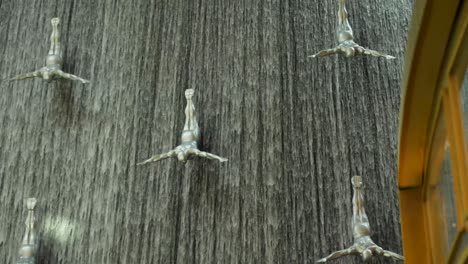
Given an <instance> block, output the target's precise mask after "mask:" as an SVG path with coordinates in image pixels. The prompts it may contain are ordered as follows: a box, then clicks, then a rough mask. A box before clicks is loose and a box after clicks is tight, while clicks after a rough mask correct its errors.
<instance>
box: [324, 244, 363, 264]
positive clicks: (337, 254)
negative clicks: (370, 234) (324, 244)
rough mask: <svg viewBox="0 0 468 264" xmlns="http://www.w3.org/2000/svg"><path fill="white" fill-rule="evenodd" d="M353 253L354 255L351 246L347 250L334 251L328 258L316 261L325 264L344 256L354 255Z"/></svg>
mask: <svg viewBox="0 0 468 264" xmlns="http://www.w3.org/2000/svg"><path fill="white" fill-rule="evenodd" d="M354 253H356V249H355V248H354V246H351V247H349V248H347V249H343V250H339V251H335V252H333V253H331V254H330V255H329V256H327V257H324V258H321V259H319V260H317V263H325V262H327V261H329V260H332V259H336V258H340V257H343V256H346V255H351V254H354Z"/></svg>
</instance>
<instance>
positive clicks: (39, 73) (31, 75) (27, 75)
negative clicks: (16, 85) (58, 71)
mask: <svg viewBox="0 0 468 264" xmlns="http://www.w3.org/2000/svg"><path fill="white" fill-rule="evenodd" d="M41 76H42V69H40V70H37V71H33V72H28V73H24V74H20V75H17V76H15V77H13V78H10V79H8V80H9V81H16V80H24V79H29V78H34V77H41Z"/></svg>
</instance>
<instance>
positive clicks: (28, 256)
mask: <svg viewBox="0 0 468 264" xmlns="http://www.w3.org/2000/svg"><path fill="white" fill-rule="evenodd" d="M36 202H37V200H36V198H29V199H28V200H27V201H26V206H27V208H28V216H27V218H26V232H25V233H24V237H23V242H22V243H21V248H20V250H19V259H18V261H17V262H16V264H34V263H36V253H37V248H38V239H37V235H36V229H35V226H34V225H35V222H36V219H35V217H34V209H35V207H36Z"/></svg>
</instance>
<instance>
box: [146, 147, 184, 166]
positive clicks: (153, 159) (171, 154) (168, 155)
mask: <svg viewBox="0 0 468 264" xmlns="http://www.w3.org/2000/svg"><path fill="white" fill-rule="evenodd" d="M175 156H176V152H175V150H171V151H169V152H167V153H164V154H158V155H154V156H153V157H151V158H149V159H147V160H145V161H143V162H140V163H137V166H140V165H144V164H147V163H150V162H156V161H160V160H163V159H167V158H171V157H175Z"/></svg>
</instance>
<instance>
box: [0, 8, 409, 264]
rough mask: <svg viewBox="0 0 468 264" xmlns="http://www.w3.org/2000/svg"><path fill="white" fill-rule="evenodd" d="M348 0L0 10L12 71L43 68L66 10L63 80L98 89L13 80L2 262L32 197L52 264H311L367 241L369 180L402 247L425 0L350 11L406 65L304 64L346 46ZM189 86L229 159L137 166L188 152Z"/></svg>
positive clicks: (380, 214) (375, 211)
mask: <svg viewBox="0 0 468 264" xmlns="http://www.w3.org/2000/svg"><path fill="white" fill-rule="evenodd" d="M336 2H337V1H332V0H326V1H322V0H320V1H319V0H296V1H294V0H289V1H285V0H257V1H252V0H224V1H216V0H205V1H194V0H125V1H123V0H121V1H116V0H102V1H71V0H57V1H52V0H49V1H48V0H36V1H18V0H0V78H7V77H11V76H13V75H15V74H17V73H22V72H25V71H31V70H33V69H35V68H39V67H41V66H42V65H43V64H44V62H45V55H46V54H47V51H48V48H49V36H50V33H51V26H50V19H51V18H52V17H54V16H59V17H60V18H61V19H62V24H61V27H60V28H61V34H62V44H63V45H64V47H65V66H64V69H65V71H68V72H72V73H75V74H77V75H79V76H81V77H84V78H87V79H90V80H91V81H92V84H91V85H89V86H83V85H81V84H79V83H71V82H69V81H60V82H57V83H53V84H47V83H44V82H42V81H41V80H39V79H35V80H27V81H21V82H11V83H8V82H2V83H0V94H1V96H0V122H1V124H2V126H1V129H0V144H1V145H0V146H1V149H0V257H1V260H2V263H12V262H13V261H14V260H15V259H16V256H17V250H18V246H19V243H20V240H21V236H22V235H23V232H24V224H23V222H24V220H25V216H26V212H25V209H24V200H25V199H26V198H27V197H31V196H35V197H37V198H38V200H39V203H38V207H39V208H40V219H39V220H40V222H39V223H38V226H39V228H40V230H41V233H42V238H41V241H42V244H41V248H40V254H41V258H40V260H41V261H40V263H48V264H55V263H80V264H83V263H85V264H87V263H202V264H205V263H313V262H314V261H315V260H317V259H319V258H320V257H323V256H325V255H327V254H329V253H331V251H334V250H337V249H341V248H343V247H345V246H348V245H349V244H350V243H352V234H351V229H350V226H349V222H350V218H351V213H352V212H351V210H352V204H351V195H352V189H351V184H350V178H351V176H352V175H356V174H360V175H363V176H364V178H365V184H366V187H367V188H366V193H365V194H366V203H367V205H366V208H367V211H368V213H369V218H370V222H371V226H372V228H373V231H374V234H373V239H374V240H375V241H376V242H377V243H378V244H380V245H382V246H383V247H385V248H387V249H391V250H394V251H396V252H400V253H401V250H402V249H401V241H400V226H399V209H398V196H397V185H396V176H397V175H396V166H397V160H396V157H397V141H398V126H399V123H398V116H399V103H400V82H401V78H402V66H403V62H404V48H405V43H406V34H407V29H408V24H409V20H410V15H411V7H412V0H394V1H383V0H382V1H373V0H360V1H357V0H350V3H349V5H348V10H349V12H350V21H351V23H352V26H353V28H354V30H355V35H356V40H357V41H358V42H359V43H361V44H363V45H364V46H368V47H371V48H373V49H377V50H381V51H384V52H388V53H390V54H392V55H395V56H396V57H398V59H396V60H394V61H386V60H384V59H378V58H373V57H359V58H354V59H352V60H347V59H344V58H342V57H328V58H322V59H307V58H306V57H307V55H311V54H313V53H314V52H317V51H319V50H321V49H324V48H330V47H331V46H332V45H334V44H335V42H334V37H335V35H334V29H335V23H336ZM187 88H195V89H196V95H195V97H194V100H195V107H196V109H197V112H198V117H199V122H200V126H201V129H202V144H201V147H202V149H204V150H206V151H210V152H213V153H216V154H219V155H222V156H225V157H227V158H229V162H227V163H224V164H219V163H218V162H215V161H208V160H202V159H199V160H196V161H191V162H189V163H188V164H187V165H186V166H183V165H182V164H179V163H177V162H176V161H175V160H165V161H162V162H160V163H157V164H153V165H149V166H146V167H138V168H137V167H135V163H136V162H137V161H141V160H143V159H145V158H147V157H149V156H150V155H152V154H155V153H159V152H162V151H165V150H169V149H171V148H172V147H174V146H175V145H177V144H178V143H179V137H180V132H181V129H182V127H183V122H184V114H183V109H184V107H185V99H184V95H183V94H184V90H185V89H187ZM359 262H360V259H359V258H357V257H346V258H345V259H342V260H340V261H337V262H336V263H359ZM375 262H376V263H392V262H391V261H388V260H378V261H375Z"/></svg>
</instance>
